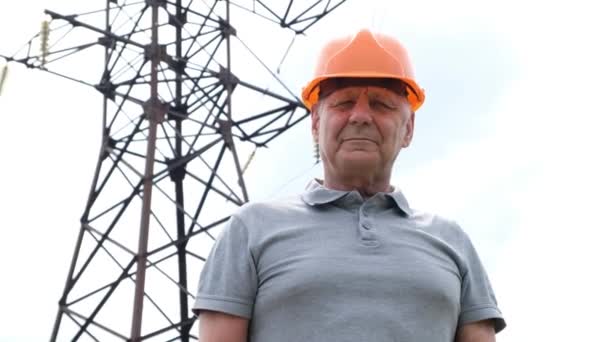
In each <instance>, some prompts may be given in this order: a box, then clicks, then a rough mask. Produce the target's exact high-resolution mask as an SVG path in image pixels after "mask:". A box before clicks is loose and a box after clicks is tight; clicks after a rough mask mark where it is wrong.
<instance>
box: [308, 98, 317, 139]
mask: <svg viewBox="0 0 608 342" xmlns="http://www.w3.org/2000/svg"><path fill="white" fill-rule="evenodd" d="M310 118H311V124H312V126H311V131H312V137H313V139H314V140H315V141H316V142H318V141H319V104H318V103H315V104H314V105H313V106H312V108H311V109H310Z"/></svg>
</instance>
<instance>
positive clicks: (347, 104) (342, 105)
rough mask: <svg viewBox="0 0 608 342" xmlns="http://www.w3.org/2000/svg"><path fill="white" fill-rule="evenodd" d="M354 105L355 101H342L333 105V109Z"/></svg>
mask: <svg viewBox="0 0 608 342" xmlns="http://www.w3.org/2000/svg"><path fill="white" fill-rule="evenodd" d="M354 104H355V101H353V100H342V101H336V103H335V104H334V107H350V106H353V105H354Z"/></svg>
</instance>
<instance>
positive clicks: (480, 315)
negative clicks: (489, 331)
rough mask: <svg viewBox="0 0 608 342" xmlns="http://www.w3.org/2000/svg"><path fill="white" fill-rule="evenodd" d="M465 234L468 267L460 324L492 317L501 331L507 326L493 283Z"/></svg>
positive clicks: (496, 329) (463, 252)
mask: <svg viewBox="0 0 608 342" xmlns="http://www.w3.org/2000/svg"><path fill="white" fill-rule="evenodd" d="M463 235H464V237H463V246H462V247H463V251H462V254H463V257H464V263H465V265H466V267H465V269H464V272H463V274H462V286H461V303H460V304H461V309H460V317H459V319H458V325H463V324H466V323H472V322H477V321H482V320H486V319H492V320H494V330H495V331H496V332H499V331H501V330H503V329H504V328H505V327H506V322H505V320H504V318H503V315H502V313H501V312H500V310H499V308H498V304H497V302H496V296H495V295H494V291H493V290H492V285H491V284H490V280H489V279H488V275H487V273H486V271H485V269H484V267H483V265H482V263H481V260H480V259H479V256H478V254H477V252H476V251H475V247H474V246H473V243H472V242H471V240H470V239H469V237H468V236H467V235H466V233H464V232H463Z"/></svg>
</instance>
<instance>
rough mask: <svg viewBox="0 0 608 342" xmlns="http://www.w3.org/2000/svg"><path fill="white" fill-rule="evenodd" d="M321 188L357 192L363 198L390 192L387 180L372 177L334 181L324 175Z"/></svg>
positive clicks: (345, 178) (344, 178)
mask: <svg viewBox="0 0 608 342" xmlns="http://www.w3.org/2000/svg"><path fill="white" fill-rule="evenodd" d="M323 186H325V187H326V188H328V189H334V190H341V191H352V190H357V191H358V192H359V193H360V194H361V196H363V197H364V198H369V197H372V196H373V195H375V194H376V193H378V192H390V191H391V185H390V181H389V179H375V178H374V177H341V178H340V179H336V178H335V177H331V176H329V175H325V179H324V181H323Z"/></svg>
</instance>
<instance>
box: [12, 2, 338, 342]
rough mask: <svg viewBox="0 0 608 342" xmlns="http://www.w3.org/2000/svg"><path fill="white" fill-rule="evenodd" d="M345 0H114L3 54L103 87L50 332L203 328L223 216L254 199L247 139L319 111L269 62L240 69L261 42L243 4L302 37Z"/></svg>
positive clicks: (165, 332) (163, 333) (95, 337)
mask: <svg viewBox="0 0 608 342" xmlns="http://www.w3.org/2000/svg"><path fill="white" fill-rule="evenodd" d="M345 1H346V0H336V1H332V0H316V1H314V2H313V1H304V0H302V1H299V2H301V3H305V4H300V3H299V2H298V1H293V0H289V1H266V0H253V1H237V0H232V1H228V0H224V1H219V0H215V1H211V0H207V1H206V2H205V1H203V0H190V1H181V0H173V1H169V0H145V1H129V0H125V1H118V0H106V6H105V9H102V10H99V11H92V12H87V13H81V14H73V15H62V14H59V13H55V12H52V11H45V13H46V14H47V15H48V16H49V17H50V20H49V21H48V22H44V23H43V27H42V30H41V32H40V33H39V34H37V35H35V36H34V37H33V38H32V39H31V40H30V41H29V42H28V44H26V46H25V48H24V49H22V50H20V51H19V52H18V53H16V54H14V55H12V56H2V55H0V57H3V58H4V59H5V60H7V61H8V62H18V63H22V64H25V65H27V66H28V67H31V68H37V69H41V70H43V71H46V72H49V73H52V74H55V75H58V76H61V77H64V78H68V79H70V80H73V81H76V82H79V83H82V84H85V85H88V86H90V87H93V88H94V89H96V90H97V91H99V92H100V93H101V94H102V95H103V101H102V106H103V107H102V113H103V120H102V141H101V148H100V151H99V157H98V162H97V166H96V169H95V173H94V177H93V181H92V185H91V189H90V193H89V196H88V200H87V202H86V206H85V209H84V212H83V214H82V217H81V220H80V223H81V226H80V230H79V234H78V238H77V243H76V246H75V250H74V254H73V258H72V261H71V265H70V268H69V273H68V276H67V280H66V283H65V288H64V292H63V294H62V295H61V298H60V300H59V310H58V312H57V317H56V321H55V325H54V328H53V332H52V336H51V341H56V340H60V341H65V340H81V339H82V340H92V341H114V340H118V341H120V340H123V341H143V340H146V341H149V340H150V341H151V340H155V341H189V340H192V339H196V337H195V336H196V334H197V333H196V332H192V331H191V330H192V326H193V324H194V323H195V321H196V317H195V316H194V315H193V314H192V312H191V311H190V308H191V304H192V301H193V298H194V294H195V293H196V285H197V282H198V276H199V272H200V270H201V269H202V265H203V263H204V261H205V257H204V256H206V255H207V253H208V251H209V250H210V248H211V246H212V245H213V241H214V234H213V233H214V230H213V229H214V228H216V227H218V226H220V225H221V224H222V223H224V222H225V221H226V220H227V219H228V215H229V214H230V212H232V211H233V210H234V209H235V208H236V207H238V206H240V205H242V204H243V203H245V202H247V201H248V195H247V189H246V186H245V182H244V180H243V172H244V171H243V169H244V168H246V165H243V164H246V163H243V159H245V158H244V155H243V153H244V152H243V151H241V150H242V149H244V148H245V146H249V147H250V150H251V149H254V148H257V147H266V146H267V144H268V143H269V142H270V141H272V140H273V139H274V138H276V137H277V136H278V135H280V134H282V133H283V132H285V131H286V130H287V129H289V128H290V127H292V126H293V125H295V124H297V123H298V122H300V121H302V120H303V119H304V118H305V117H306V116H307V115H308V112H307V111H306V110H305V108H304V107H303V105H302V104H301V102H300V101H299V99H298V97H297V96H296V95H295V94H294V93H293V92H291V91H290V90H289V89H288V88H287V87H286V86H285V85H284V84H283V83H282V82H281V81H280V79H279V78H278V76H277V75H276V74H275V73H273V72H272V71H270V69H269V68H265V69H266V79H265V80H264V81H262V79H260V77H259V74H255V73H248V72H244V74H243V75H237V74H236V73H235V72H234V68H233V66H234V63H235V62H234V61H236V60H237V59H235V60H234V61H233V59H232V56H233V54H237V53H238V54H239V56H238V57H241V55H242V54H247V53H251V51H250V50H248V48H247V45H245V43H244V42H243V41H242V40H241V39H240V38H239V36H238V35H237V31H236V29H235V27H234V26H233V25H232V24H231V14H232V15H233V20H234V16H235V15H237V14H238V15H239V16H240V17H241V18H246V15H250V16H251V15H253V16H256V17H262V18H264V19H265V20H268V21H272V22H275V23H276V24H277V25H276V26H277V29H279V27H280V28H281V30H283V31H284V30H288V31H290V32H291V33H292V34H293V37H294V38H295V37H296V36H297V35H299V34H302V33H305V32H306V30H307V29H309V28H310V27H311V26H312V25H314V24H315V23H316V22H317V21H319V20H320V19H321V18H323V17H324V16H325V15H327V14H328V13H330V12H331V11H333V10H334V9H336V8H337V7H338V6H340V5H341V4H343V3H344V2H345ZM279 4H280V5H279ZM248 29H251V30H255V29H256V28H248ZM266 39H270V37H267V38H266ZM231 41H232V42H233V43H232V44H231ZM292 43H293V40H292ZM290 46H291V45H290ZM75 56H79V57H80V58H79V59H76V62H71V63H70V62H69V61H70V60H71V59H72V60H73V58H75ZM252 56H254V55H252ZM254 60H255V56H254ZM83 61H84V62H83ZM60 62H61V63H60ZM257 62H259V63H261V61H260V60H259V59H258V60H257ZM260 65H263V64H260ZM99 66H101V67H99ZM243 70H247V68H244V69H243ZM254 151H255V150H254ZM144 304H145V305H144Z"/></svg>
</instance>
